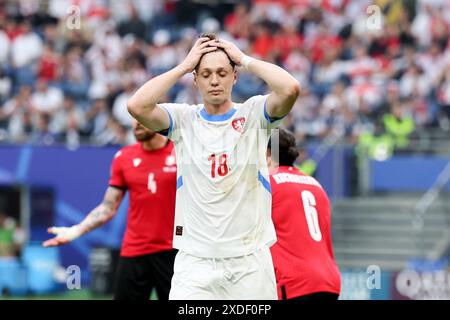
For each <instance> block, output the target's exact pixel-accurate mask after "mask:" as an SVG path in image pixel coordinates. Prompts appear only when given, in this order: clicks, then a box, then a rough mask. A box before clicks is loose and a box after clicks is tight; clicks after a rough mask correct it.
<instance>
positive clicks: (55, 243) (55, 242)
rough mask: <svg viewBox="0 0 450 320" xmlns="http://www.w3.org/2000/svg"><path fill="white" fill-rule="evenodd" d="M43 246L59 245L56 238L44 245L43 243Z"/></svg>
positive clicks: (45, 242)
mask: <svg viewBox="0 0 450 320" xmlns="http://www.w3.org/2000/svg"><path fill="white" fill-rule="evenodd" d="M42 245H43V246H44V247H54V246H57V245H58V242H57V241H56V240H55V238H53V239H49V240H46V241H44V243H42Z"/></svg>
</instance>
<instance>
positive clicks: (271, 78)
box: [248, 59, 300, 98]
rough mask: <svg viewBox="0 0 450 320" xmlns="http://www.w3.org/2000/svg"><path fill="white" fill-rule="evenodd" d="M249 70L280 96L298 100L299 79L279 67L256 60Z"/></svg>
mask: <svg viewBox="0 0 450 320" xmlns="http://www.w3.org/2000/svg"><path fill="white" fill-rule="evenodd" d="M248 70H249V71H250V72H252V73H253V74H254V75H256V76H257V77H259V78H261V79H262V80H264V82H265V83H267V85H268V86H269V88H270V89H271V90H272V91H273V92H275V93H276V94H277V95H279V96H284V97H295V98H297V96H298V95H299V93H300V84H299V83H298V81H297V79H295V78H294V77H293V76H292V75H290V74H289V72H287V71H286V70H284V69H282V68H280V67H279V66H277V65H274V64H272V63H269V62H266V61H262V60H258V59H255V60H252V61H251V62H250V64H249V65H248Z"/></svg>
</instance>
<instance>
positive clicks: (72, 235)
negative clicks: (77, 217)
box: [65, 224, 83, 241]
mask: <svg viewBox="0 0 450 320" xmlns="http://www.w3.org/2000/svg"><path fill="white" fill-rule="evenodd" d="M81 235H83V227H82V226H81V225H79V224H76V225H74V226H71V227H70V228H69V229H68V230H67V232H66V234H65V236H66V238H67V240H69V241H73V240H75V239H78V238H79V237H80V236H81Z"/></svg>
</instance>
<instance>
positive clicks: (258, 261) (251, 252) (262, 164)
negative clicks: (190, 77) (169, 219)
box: [128, 34, 300, 300]
mask: <svg viewBox="0 0 450 320" xmlns="http://www.w3.org/2000/svg"><path fill="white" fill-rule="evenodd" d="M235 66H242V67H244V68H246V69H247V70H248V71H249V72H251V73H253V74H254V75H256V76H257V77H259V78H261V79H262V80H264V81H265V82H266V83H267V84H268V86H269V87H270V89H271V92H270V93H269V94H267V95H258V96H254V97H251V98H250V99H248V100H247V101H245V102H244V103H234V102H233V101H232V100H231V91H232V88H233V85H234V84H235V83H236V79H237V71H236V69H235ZM189 72H194V82H195V84H196V86H197V88H198V90H199V92H200V94H201V96H202V100H203V104H199V105H188V104H171V103H163V104H160V103H159V102H160V100H161V99H162V97H164V95H165V94H166V93H167V92H168V91H169V89H170V88H171V87H172V86H173V85H175V83H176V82H177V81H178V79H180V78H181V77H182V76H183V75H185V74H186V73H189ZM299 92H300V87H299V84H298V81H297V80H296V79H295V78H294V77H292V76H291V75H290V74H289V73H288V72H286V71H285V70H283V69H282V68H280V67H278V66H276V65H274V64H271V63H268V62H264V61H261V60H258V59H255V58H252V57H249V56H247V55H244V54H243V53H242V52H241V51H240V50H239V49H238V48H237V47H236V46H235V45H234V44H233V43H230V42H227V41H224V40H221V39H217V38H216V37H215V35H213V34H203V35H202V36H201V37H200V38H199V39H198V40H197V41H196V42H195V44H194V46H193V48H192V49H191V51H190V52H189V54H188V55H187V56H186V58H185V60H184V61H183V62H182V63H181V64H179V65H178V66H176V67H175V68H173V69H172V70H169V71H168V72H166V73H164V74H161V75H159V76H157V77H155V78H153V79H151V80H149V81H148V82H147V83H145V84H144V85H143V86H142V87H141V88H139V90H137V91H136V93H135V94H134V95H133V96H132V97H131V99H130V100H129V101H128V110H129V112H130V113H131V114H132V115H133V117H135V118H136V119H137V120H138V121H139V122H140V123H142V124H143V125H144V126H146V127H147V128H149V129H151V130H153V131H158V132H162V133H165V134H166V135H167V136H168V137H169V138H170V139H171V140H172V141H173V142H174V145H175V153H176V155H177V166H178V173H177V195H176V209H175V225H174V240H173V245H174V247H175V248H177V249H179V252H178V254H177V256H176V259H175V266H174V276H173V278H172V287H171V291H170V294H169V299H174V300H184V299H204V300H208V299H261V300H263V299H277V290H276V283H275V276H274V268H273V263H272V257H271V255H270V250H269V247H270V246H271V245H272V244H274V243H275V242H276V234H275V229H274V226H273V223H272V220H271V190H270V183H269V181H270V180H269V174H268V168H267V163H266V158H265V155H266V148H267V143H268V140H269V137H270V134H271V131H272V129H274V128H276V127H277V126H278V125H279V124H280V122H281V119H282V118H283V117H284V116H285V115H286V114H287V113H289V111H290V110H291V108H292V106H293V105H294V102H295V100H296V99H297V96H298V95H299Z"/></svg>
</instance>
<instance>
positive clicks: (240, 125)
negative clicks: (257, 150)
mask: <svg viewBox="0 0 450 320" xmlns="http://www.w3.org/2000/svg"><path fill="white" fill-rule="evenodd" d="M244 124H245V118H237V119H234V120H233V122H231V125H232V126H233V129H234V130H236V131H237V132H239V133H242V132H243V131H244Z"/></svg>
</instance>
